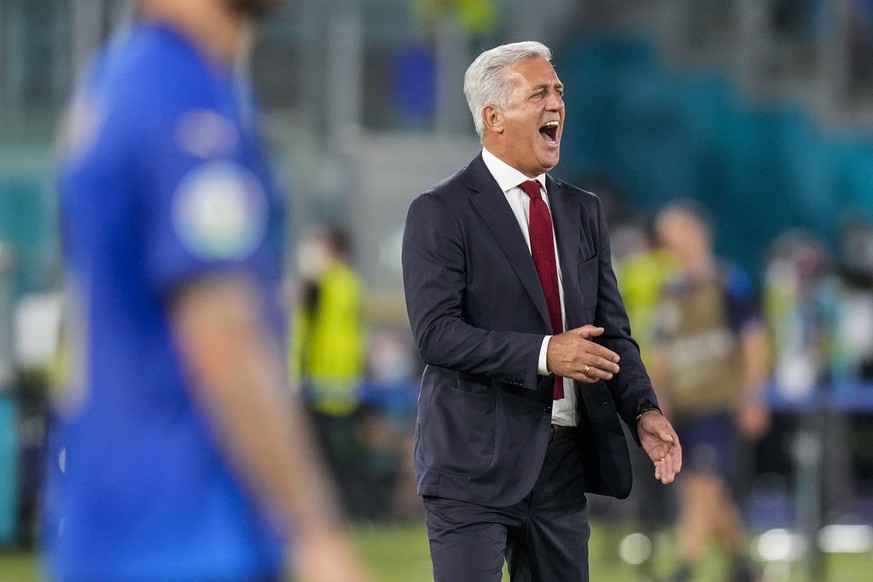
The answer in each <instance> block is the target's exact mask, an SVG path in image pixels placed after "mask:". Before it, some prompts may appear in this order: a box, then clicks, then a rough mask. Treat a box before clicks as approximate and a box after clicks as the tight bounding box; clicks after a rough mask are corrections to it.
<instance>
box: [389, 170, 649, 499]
mask: <svg viewBox="0 0 873 582" xmlns="http://www.w3.org/2000/svg"><path fill="white" fill-rule="evenodd" d="M546 182H547V191H548V195H549V204H550V206H551V211H552V220H553V223H554V228H555V236H556V239H557V242H558V253H559V258H560V262H561V271H562V282H563V289H564V309H565V312H566V319H567V328H568V329H573V328H576V327H579V326H582V325H585V324H594V325H597V326H602V327H604V328H606V332H605V333H604V334H603V335H602V336H600V337H599V338H598V339H597V341H598V342H599V343H601V344H603V345H605V346H607V347H608V348H610V349H611V350H613V351H615V352H617V353H618V354H619V355H620V356H621V362H620V363H619V365H620V366H621V372H620V373H619V374H617V375H616V376H615V377H614V378H613V379H612V380H611V381H609V382H597V383H595V384H581V385H580V393H581V398H580V407H581V408H582V410H581V413H582V414H581V416H582V422H581V428H582V430H581V431H579V446H580V447H582V449H583V451H584V458H585V459H586V461H585V463H586V465H585V473H586V478H585V484H584V487H585V488H586V490H587V491H589V492H593V493H600V494H604V495H610V496H614V497H619V498H624V497H626V496H627V495H628V494H629V493H630V488H631V466H630V459H629V456H628V451H627V445H626V440H625V436H624V433H623V432H622V428H621V425H620V422H619V418H621V419H622V420H624V422H625V423H627V424H628V425H629V426H630V427H631V429H632V431H633V432H634V433H635V418H636V415H637V413H638V412H639V411H640V410H641V409H643V408H644V407H646V406H652V405H657V400H656V398H655V394H654V392H653V391H652V387H651V383H650V381H649V378H648V375H647V374H646V371H645V369H644V367H643V365H642V362H641V360H640V355H639V348H638V346H637V344H636V342H634V340H633V339H632V338H631V336H630V327H629V324H628V320H627V315H626V313H625V309H624V305H623V303H622V300H621V297H620V295H619V291H618V287H617V284H616V280H615V275H614V274H613V270H612V264H611V260H610V250H609V240H608V233H607V228H606V222H605V217H604V213H603V207H602V205H601V203H600V200H599V199H598V198H597V197H596V196H595V195H593V194H591V193H589V192H585V191H583V190H580V189H578V188H576V187H574V186H571V185H569V184H566V183H563V182H561V181H559V180H556V179H554V178H552V177H551V176H547V179H546ZM403 280H404V288H405V293H406V304H407V310H408V314H409V320H410V324H411V327H412V332H413V335H414V336H415V340H416V342H417V344H418V348H419V351H420V353H421V356H422V358H423V360H424V362H425V364H426V368H425V370H424V373H423V376H422V380H421V394H420V397H419V408H418V418H417V421H416V428H415V470H416V476H417V485H418V492H419V494H421V495H433V496H439V497H446V498H450V499H457V500H461V501H469V502H472V503H478V504H483V505H489V506H495V507H500V506H506V505H511V504H514V503H516V502H518V501H520V500H521V499H522V498H523V497H524V496H525V495H527V494H528V493H529V492H530V491H531V489H532V488H533V486H534V483H535V482H536V480H537V477H538V475H539V470H540V467H541V466H542V462H543V458H544V456H545V451H546V446H547V444H548V438H549V431H550V425H551V409H552V390H553V387H554V380H553V377H551V376H538V375H537V362H538V357H539V351H540V347H541V345H542V340H543V337H544V336H545V335H547V334H549V333H551V329H550V324H549V315H548V310H547V308H546V301H545V297H544V295H543V291H542V287H541V286H540V283H539V279H538V278H537V273H536V270H535V267H534V264H533V259H532V258H531V254H530V251H529V250H528V247H527V244H526V243H525V239H524V235H523V234H522V232H521V230H520V229H519V225H518V222H517V221H516V219H515V216H514V215H513V213H512V210H511V209H510V207H509V203H508V202H507V201H506V198H505V196H504V194H503V192H502V191H501V190H500V187H499V186H498V185H497V182H496V181H495V180H494V178H493V176H492V175H491V173H490V172H489V171H488V169H487V167H486V166H485V163H484V162H483V161H482V156H481V154H480V155H479V156H477V157H476V158H475V159H474V160H473V161H472V162H471V163H470V164H469V165H468V166H466V167H465V168H463V169H462V170H460V171H459V172H458V173H456V174H455V175H453V176H451V177H449V178H448V179H446V180H445V181H443V182H441V183H440V184H438V185H436V186H434V187H433V188H432V189H430V190H429V191H428V192H426V193H424V194H422V195H421V196H419V197H418V198H417V199H416V200H415V201H413V203H412V204H411V206H410V208H409V213H408V216H407V221H406V228H405V231H404V236H403ZM582 486H583V484H580V487H582Z"/></svg>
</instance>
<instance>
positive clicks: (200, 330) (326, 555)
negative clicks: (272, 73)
mask: <svg viewBox="0 0 873 582" xmlns="http://www.w3.org/2000/svg"><path fill="white" fill-rule="evenodd" d="M261 307H262V306H261V304H260V300H259V295H258V294H257V292H256V291H255V289H254V288H253V287H252V285H251V284H250V283H249V282H248V281H247V280H246V279H245V278H244V277H242V276H240V277H236V278H233V277H228V276H213V277H206V278H203V279H199V280H196V281H194V282H189V283H186V284H184V286H183V287H182V288H181V289H179V290H178V291H177V292H176V293H175V294H174V296H173V300H172V304H171V319H172V324H173V327H174V329H175V333H176V341H177V342H178V347H179V350H180V352H181V355H182V358H183V361H184V362H185V365H186V366H187V367H188V373H189V374H190V375H191V378H192V380H193V382H192V384H193V387H194V392H195V394H194V396H195V398H196V400H197V401H198V402H199V404H200V405H201V406H202V408H203V409H204V410H205V411H206V414H207V417H208V418H209V420H210V421H211V422H212V428H213V430H214V433H215V437H216V439H217V440H218V441H219V443H220V445H221V447H222V448H223V450H224V451H225V452H226V454H227V456H228V458H229V460H230V463H231V464H232V465H233V467H234V468H235V469H236V470H237V472H238V474H240V475H241V477H242V479H243V480H244V482H245V483H246V485H247V486H248V487H249V489H250V490H251V491H253V492H254V494H255V496H256V498H257V499H258V500H259V501H261V502H262V504H263V507H265V508H266V510H267V511H269V512H270V514H271V515H272V516H274V517H276V518H278V523H279V524H280V525H281V527H283V528H284V529H285V533H286V534H289V533H290V531H291V530H292V529H293V531H294V535H295V538H296V539H297V540H299V548H298V552H297V569H298V572H299V573H300V574H301V575H302V577H303V580H313V581H315V580H319V581H324V582H328V581H330V582H340V581H343V582H352V581H358V580H363V579H364V578H363V577H362V575H361V574H360V569H359V568H358V566H357V563H356V560H355V558H354V556H353V552H352V550H351V548H350V544H349V541H348V537H347V536H346V534H345V532H344V531H343V525H342V519H341V515H340V512H339V510H338V505H337V502H336V497H335V495H334V494H333V491H332V487H331V486H330V484H329V482H328V479H327V477H326V476H325V474H324V472H323V470H322V468H321V465H320V463H319V461H318V459H317V458H316V456H315V454H314V453H313V451H314V450H315V446H314V443H313V442H312V437H311V435H310V432H309V430H308V429H307V427H306V424H305V419H304V416H303V411H302V409H301V406H300V404H299V403H298V402H297V400H295V399H294V398H293V397H291V396H290V394H289V391H288V390H286V389H285V382H286V380H285V373H284V365H283V360H282V357H283V352H282V350H281V348H280V346H279V345H277V342H276V341H275V340H274V339H272V338H273V335H272V334H270V333H269V332H268V331H267V327H266V326H265V324H264V321H263V320H262V318H263V315H262V314H263V310H262V308H261Z"/></svg>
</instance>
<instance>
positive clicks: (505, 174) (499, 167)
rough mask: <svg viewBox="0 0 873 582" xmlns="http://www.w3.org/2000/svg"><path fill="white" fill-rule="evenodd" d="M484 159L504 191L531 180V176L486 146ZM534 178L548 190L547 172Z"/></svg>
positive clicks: (483, 153)
mask: <svg viewBox="0 0 873 582" xmlns="http://www.w3.org/2000/svg"><path fill="white" fill-rule="evenodd" d="M482 161H483V162H485V167H486V168H488V171H489V172H491V175H492V176H494V179H495V180H496V181H497V185H498V186H500V189H501V190H503V192H509V191H510V190H512V189H513V188H517V187H518V185H519V184H521V183H522V182H524V181H526V180H530V178H528V177H527V176H525V175H524V174H522V173H521V172H519V171H518V170H516V169H515V168H513V167H512V166H510V165H509V164H507V163H506V162H504V161H503V160H501V159H500V158H498V157H497V156H495V155H494V154H492V153H491V152H489V151H488V150H487V149H485V148H482ZM534 179H535V180H536V181H537V182H539V183H540V187H541V188H542V189H543V191H546V175H545V173H543V174H540V175H539V176H537V177H536V178H534Z"/></svg>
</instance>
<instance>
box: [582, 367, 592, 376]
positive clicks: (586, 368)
mask: <svg viewBox="0 0 873 582" xmlns="http://www.w3.org/2000/svg"><path fill="white" fill-rule="evenodd" d="M590 371H591V366H589V365H588V364H585V367H584V368H582V373H583V374H585V375H586V376H590V374H589V373H588V372H590Z"/></svg>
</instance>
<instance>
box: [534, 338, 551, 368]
mask: <svg viewBox="0 0 873 582" xmlns="http://www.w3.org/2000/svg"><path fill="white" fill-rule="evenodd" d="M550 339H552V336H550V335H547V336H546V337H544V338H543V344H542V345H541V346H540V359H539V362H538V364H537V374H539V375H540V376H548V375H549V357H548V356H549V340H550Z"/></svg>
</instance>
